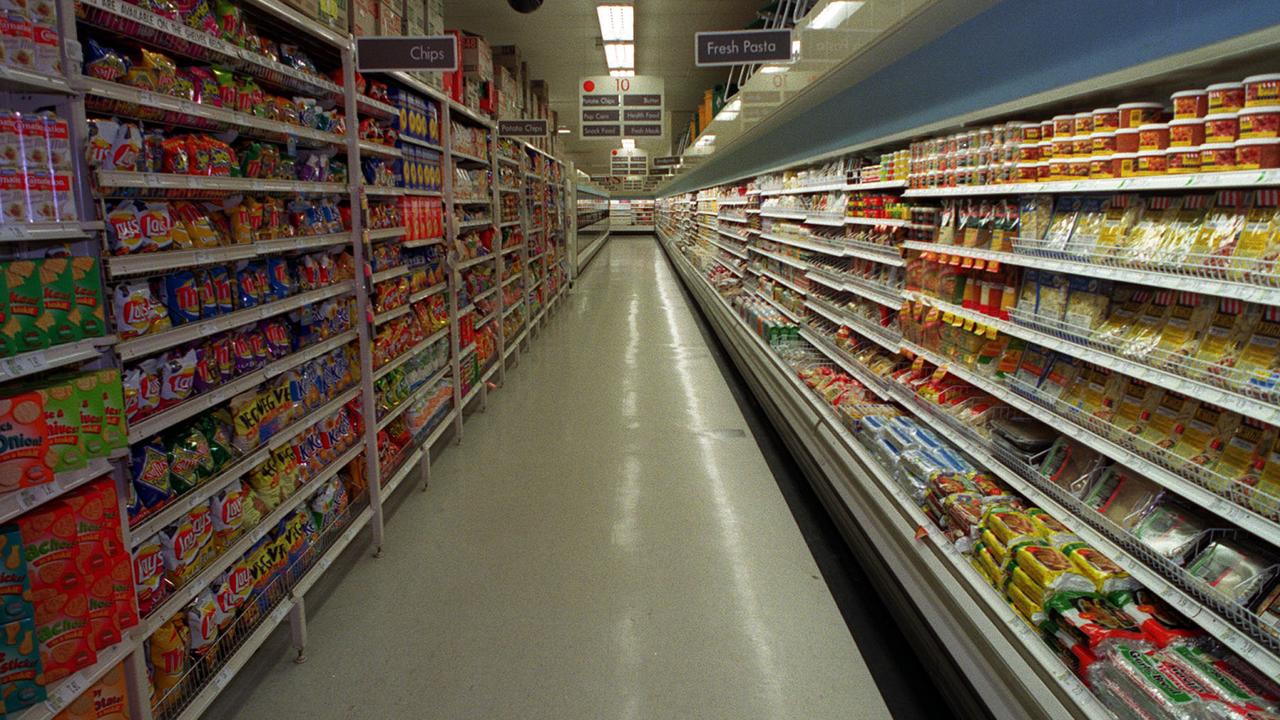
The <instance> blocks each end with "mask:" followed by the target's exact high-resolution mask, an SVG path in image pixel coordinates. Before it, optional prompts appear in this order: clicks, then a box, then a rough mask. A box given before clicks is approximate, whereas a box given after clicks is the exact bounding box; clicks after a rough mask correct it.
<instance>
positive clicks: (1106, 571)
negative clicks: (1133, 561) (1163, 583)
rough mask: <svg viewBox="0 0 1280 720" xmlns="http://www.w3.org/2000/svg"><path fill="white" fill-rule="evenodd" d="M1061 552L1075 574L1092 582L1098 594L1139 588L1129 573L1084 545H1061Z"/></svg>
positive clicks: (1081, 543)
mask: <svg viewBox="0 0 1280 720" xmlns="http://www.w3.org/2000/svg"><path fill="white" fill-rule="evenodd" d="M1062 552H1063V554H1064V555H1066V556H1067V557H1068V558H1070V559H1071V563H1072V565H1074V567H1075V569H1076V571H1077V572H1079V573H1080V574H1081V575H1084V576H1085V577H1087V578H1089V579H1090V580H1092V581H1093V585H1094V588H1095V589H1096V590H1097V591H1098V592H1100V593H1110V592H1114V591H1116V590H1133V589H1136V588H1138V587H1141V585H1140V584H1139V583H1138V581H1137V580H1134V579H1133V578H1132V577H1130V576H1129V573H1127V572H1125V571H1124V569H1123V568H1121V567H1120V566H1119V565H1116V564H1115V562H1114V561H1112V560H1111V558H1109V557H1107V556H1106V555H1103V554H1102V553H1100V552H1098V551H1097V550H1096V549H1095V548H1093V547H1091V546H1089V545H1088V544H1086V543H1083V542H1073V543H1069V544H1066V545H1063V546H1062Z"/></svg>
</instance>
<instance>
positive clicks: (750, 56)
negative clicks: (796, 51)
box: [693, 30, 791, 67]
mask: <svg viewBox="0 0 1280 720" xmlns="http://www.w3.org/2000/svg"><path fill="white" fill-rule="evenodd" d="M693 57H694V63H695V64H696V65H697V66H698V67H716V66H720V65H747V64H754V63H765V62H791V31H790V30H730V31H725V32H700V33H697V34H696V35H694V38H693Z"/></svg>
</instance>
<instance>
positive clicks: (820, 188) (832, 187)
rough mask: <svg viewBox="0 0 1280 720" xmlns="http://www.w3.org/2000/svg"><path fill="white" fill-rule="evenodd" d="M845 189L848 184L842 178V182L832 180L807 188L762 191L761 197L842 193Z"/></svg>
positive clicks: (807, 186)
mask: <svg viewBox="0 0 1280 720" xmlns="http://www.w3.org/2000/svg"><path fill="white" fill-rule="evenodd" d="M845 189H846V183H845V181H844V179H843V178H842V179H840V180H832V181H830V182H826V183H821V184H816V185H806V186H805V187H798V188H779V189H774V190H761V191H760V197H775V196H778V195H805V194H808V193H823V192H840V191H843V190H845Z"/></svg>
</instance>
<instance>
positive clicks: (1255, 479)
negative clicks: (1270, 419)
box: [1244, 439, 1280, 515]
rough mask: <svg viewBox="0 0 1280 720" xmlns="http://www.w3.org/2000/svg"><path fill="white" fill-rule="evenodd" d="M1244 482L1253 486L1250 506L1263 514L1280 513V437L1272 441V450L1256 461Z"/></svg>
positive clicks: (1250, 493) (1250, 494)
mask: <svg viewBox="0 0 1280 720" xmlns="http://www.w3.org/2000/svg"><path fill="white" fill-rule="evenodd" d="M1244 482H1245V483H1246V484H1247V485H1251V486H1253V490H1252V491H1250V492H1249V507H1251V508H1253V509H1254V510H1256V511H1258V512H1259V513H1261V514H1263V515H1275V514H1277V513H1280V439H1277V440H1273V441H1272V443H1271V448H1270V450H1268V451H1265V454H1264V455H1263V457H1261V458H1259V459H1258V461H1257V462H1255V463H1254V466H1253V471H1252V472H1250V473H1249V474H1248V475H1246V476H1245V479H1244Z"/></svg>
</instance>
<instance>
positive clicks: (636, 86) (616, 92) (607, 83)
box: [578, 75, 666, 140]
mask: <svg viewBox="0 0 1280 720" xmlns="http://www.w3.org/2000/svg"><path fill="white" fill-rule="evenodd" d="M664 90H665V85H664V83H663V81H662V78H660V77H653V76H651V75H637V76H635V77H629V78H616V77H611V76H609V75H595V76H592V77H585V78H583V79H582V82H581V83H580V84H579V86H578V106H579V107H578V119H579V120H580V121H581V123H582V134H581V137H583V138H587V139H596V140H616V139H617V138H626V137H641V138H655V137H663V136H664V135H666V123H665V122H663V113H664V110H665V107H664V105H665V103H664V101H663V93H664Z"/></svg>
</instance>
